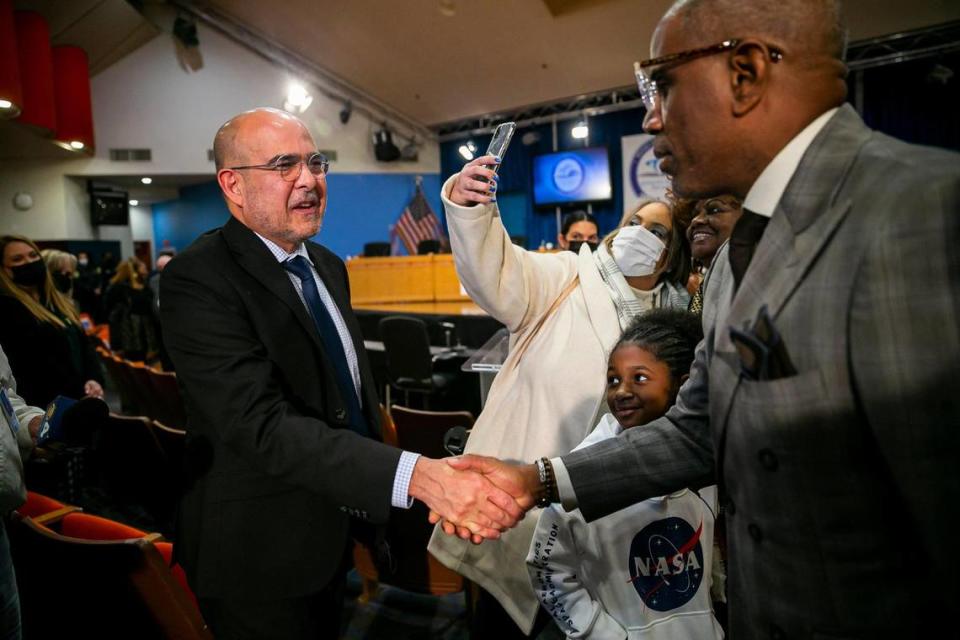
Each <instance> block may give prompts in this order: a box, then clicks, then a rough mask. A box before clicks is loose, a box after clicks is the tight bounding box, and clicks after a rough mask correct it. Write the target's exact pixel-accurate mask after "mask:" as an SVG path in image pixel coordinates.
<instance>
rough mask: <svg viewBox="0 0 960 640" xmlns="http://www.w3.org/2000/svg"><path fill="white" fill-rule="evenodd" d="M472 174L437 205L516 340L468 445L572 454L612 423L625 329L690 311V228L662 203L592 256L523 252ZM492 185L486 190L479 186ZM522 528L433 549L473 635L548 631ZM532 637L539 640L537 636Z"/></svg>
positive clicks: (529, 524)
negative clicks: (612, 384)
mask: <svg viewBox="0 0 960 640" xmlns="http://www.w3.org/2000/svg"><path fill="white" fill-rule="evenodd" d="M493 164H496V160H495V159H494V158H493V157H491V156H484V157H481V158H477V159H476V160H473V161H471V162H469V163H467V164H466V165H465V166H464V168H463V170H462V171H461V172H460V173H459V174H457V175H455V176H453V177H451V178H450V179H449V180H448V181H447V182H446V184H445V185H444V187H443V191H442V194H441V197H442V199H443V204H444V208H445V210H446V214H447V221H448V224H449V229H450V245H451V247H452V249H453V258H454V262H455V264H456V267H457V274H458V276H459V278H460V281H461V282H462V283H463V286H464V288H465V289H466V290H467V293H468V294H469V295H470V297H471V298H472V299H473V300H474V301H475V302H476V303H477V304H478V305H479V306H480V307H481V308H483V309H484V311H486V312H487V313H489V314H490V315H491V316H493V317H494V318H496V319H497V320H498V321H500V322H502V323H503V324H504V325H506V327H507V328H508V329H509V331H510V332H511V349H510V353H509V355H508V357H507V360H506V362H504V363H503V366H502V368H501V370H500V373H499V374H498V375H497V377H496V379H495V380H494V382H493V386H492V387H491V389H490V393H489V395H488V397H487V402H486V405H485V406H484V409H483V411H482V412H481V414H480V416H479V417H478V419H477V422H476V424H475V425H474V427H473V430H472V432H471V434H470V438H469V440H468V441H467V445H466V451H467V452H468V453H481V454H487V455H493V456H497V457H499V458H507V459H519V460H531V459H536V458H539V457H541V456H551V455H561V454H562V453H566V452H569V451H570V450H571V449H573V448H574V447H575V446H576V445H577V444H579V443H580V442H581V441H582V440H583V439H584V437H586V435H587V434H588V433H589V432H590V430H591V429H592V428H593V426H594V425H595V424H597V421H598V420H599V418H600V416H601V415H603V413H605V411H606V410H605V405H604V397H605V390H606V387H605V384H604V382H605V379H606V377H605V376H606V372H607V356H608V355H609V353H610V350H611V349H613V347H614V345H615V344H616V343H617V340H618V339H619V338H620V334H621V333H622V331H623V329H624V328H626V327H627V325H628V324H629V323H630V321H631V320H632V319H633V318H634V317H635V316H637V315H639V314H640V313H641V312H643V311H646V310H648V309H651V308H655V307H657V308H659V307H671V308H676V309H686V307H687V303H688V301H689V295H688V294H687V293H686V290H685V289H684V284H683V283H685V282H686V279H687V274H688V273H689V270H690V253H689V248H688V247H687V245H686V236H685V235H684V231H685V228H684V227H685V225H684V224H683V222H682V221H679V220H674V219H673V213H672V208H671V206H670V205H669V204H667V203H665V202H655V201H647V202H644V203H642V204H641V205H640V206H638V207H637V208H635V209H633V210H631V211H629V212H627V214H626V215H625V216H624V217H623V219H622V221H621V227H622V228H620V230H619V232H615V233H614V234H611V236H610V237H608V238H607V239H606V240H605V241H604V242H603V243H600V245H599V247H598V248H597V251H596V252H591V251H590V250H589V249H588V248H587V247H584V246H582V245H581V247H580V251H579V253H576V254H574V253H573V252H570V251H559V252H556V253H540V252H536V251H526V250H524V249H523V248H521V247H517V246H515V245H514V244H512V243H511V242H510V238H509V236H508V234H507V232H506V230H505V229H504V227H503V224H502V223H501V221H500V217H499V215H497V206H496V178H495V175H494V173H493V171H491V170H490V169H488V168H486V167H485V166H484V165H493ZM478 178H485V179H488V180H490V182H483V181H481V180H479V179H478ZM536 522H537V518H536V514H531V516H529V517H527V518H525V519H524V520H523V521H521V522H520V523H519V525H518V526H517V527H516V528H514V529H512V530H510V531H508V532H506V533H505V534H504V535H503V536H502V538H501V539H500V540H498V541H495V542H486V543H484V544H483V545H482V546H473V545H471V544H470V543H469V542H468V541H465V540H462V539H460V538H455V537H449V536H446V535H444V534H443V533H442V532H441V531H436V532H435V533H434V535H433V538H432V539H431V541H430V546H429V550H430V552H431V553H432V554H433V555H434V556H436V557H437V559H439V560H440V561H441V562H442V563H443V564H445V565H446V566H448V567H450V568H451V569H453V570H454V571H457V572H459V573H461V574H463V575H464V576H466V577H467V578H469V579H470V580H472V581H474V582H476V583H477V584H479V585H480V587H481V592H480V594H479V596H478V601H477V611H476V614H475V615H474V616H473V628H472V629H471V631H472V636H473V637H477V638H494V637H495V638H497V639H498V640H507V639H508V638H522V637H524V636H525V635H526V634H529V633H530V632H531V631H534V632H535V631H537V630H539V629H541V628H543V627H545V626H546V625H547V624H548V623H549V616H548V615H547V614H546V613H545V612H542V613H541V614H540V615H539V617H538V611H539V610H540V606H539V601H538V599H537V596H536V594H535V592H534V589H533V587H532V585H531V584H530V579H529V577H528V575H527V569H526V563H525V559H526V557H527V551H528V549H529V547H530V540H531V539H532V537H533V532H534V528H535V526H536ZM534 635H535V634H534Z"/></svg>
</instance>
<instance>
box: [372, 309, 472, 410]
mask: <svg viewBox="0 0 960 640" xmlns="http://www.w3.org/2000/svg"><path fill="white" fill-rule="evenodd" d="M378 327H379V330H380V339H381V340H382V341H383V349H384V352H385V353H386V356H387V378H388V381H389V383H388V384H387V394H386V395H387V407H389V406H390V404H391V402H390V389H391V388H394V389H397V390H398V391H403V393H404V404H410V394H411V393H419V394H421V395H422V396H423V403H424V407H428V406H429V399H428V398H429V396H430V395H433V394H437V393H442V392H443V391H444V390H445V389H446V388H447V387H449V386H450V384H451V383H452V382H453V379H454V377H455V374H453V373H434V371H433V362H434V357H433V356H432V355H431V354H430V336H429V335H428V333H427V323H426V322H424V321H423V320H420V319H419V318H411V317H408V316H387V317H386V318H382V319H381V320H380V323H379V325H378Z"/></svg>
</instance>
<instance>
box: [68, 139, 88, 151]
mask: <svg viewBox="0 0 960 640" xmlns="http://www.w3.org/2000/svg"><path fill="white" fill-rule="evenodd" d="M85 146H87V145H85V144H83V143H82V142H80V141H79V140H71V141H70V148H71V149H75V150H77V151H83V148H84V147H85Z"/></svg>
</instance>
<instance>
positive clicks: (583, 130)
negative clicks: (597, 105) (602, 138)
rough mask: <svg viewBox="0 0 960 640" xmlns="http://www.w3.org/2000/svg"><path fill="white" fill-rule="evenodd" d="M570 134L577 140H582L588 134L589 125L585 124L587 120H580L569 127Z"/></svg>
mask: <svg viewBox="0 0 960 640" xmlns="http://www.w3.org/2000/svg"><path fill="white" fill-rule="evenodd" d="M570 135H571V136H573V137H574V138H576V139H577V140H583V139H584V138H586V137H587V136H588V135H590V127H588V126H587V121H586V120H580V121H579V122H577V124H575V125H573V128H572V129H570Z"/></svg>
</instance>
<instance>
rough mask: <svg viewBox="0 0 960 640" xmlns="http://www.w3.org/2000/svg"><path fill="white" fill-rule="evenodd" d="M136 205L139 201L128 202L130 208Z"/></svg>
mask: <svg viewBox="0 0 960 640" xmlns="http://www.w3.org/2000/svg"><path fill="white" fill-rule="evenodd" d="M138 204H140V201H139V200H131V201H130V206H131V207H135V206H137V205H138Z"/></svg>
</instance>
